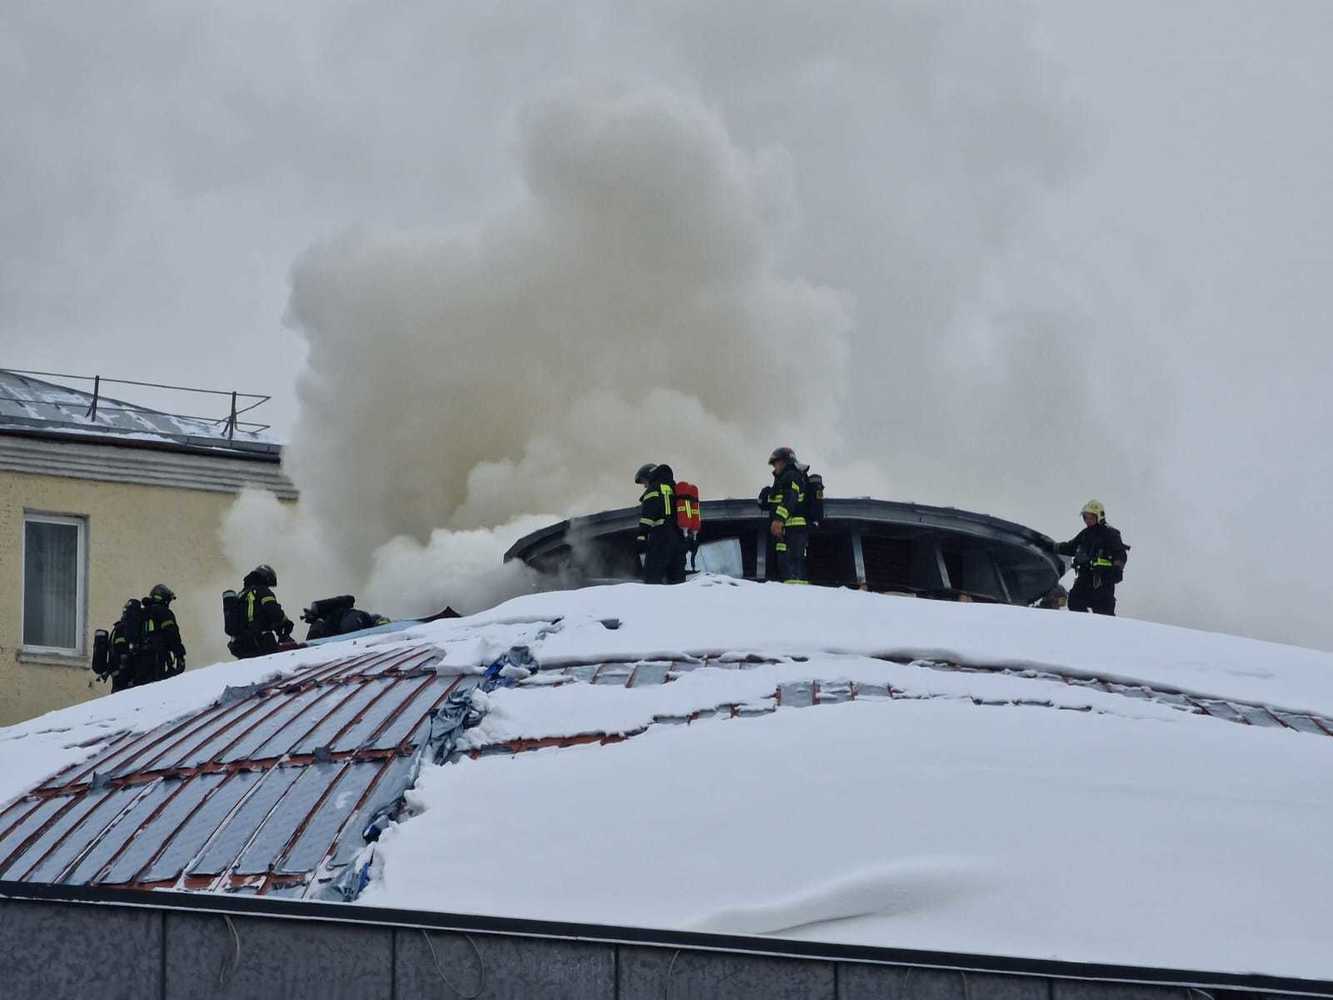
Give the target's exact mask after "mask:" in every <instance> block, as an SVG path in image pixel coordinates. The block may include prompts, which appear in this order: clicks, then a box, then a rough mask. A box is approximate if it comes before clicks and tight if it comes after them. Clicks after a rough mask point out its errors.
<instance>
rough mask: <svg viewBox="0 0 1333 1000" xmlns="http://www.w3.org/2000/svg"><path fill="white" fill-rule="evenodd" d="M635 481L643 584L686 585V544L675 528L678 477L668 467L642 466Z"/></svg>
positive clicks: (638, 540)
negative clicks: (637, 491) (640, 487)
mask: <svg viewBox="0 0 1333 1000" xmlns="http://www.w3.org/2000/svg"><path fill="white" fill-rule="evenodd" d="M634 481H635V482H636V483H638V484H639V485H640V486H642V487H643V494H642V495H641V496H640V497H639V535H638V538H637V539H636V548H637V550H638V553H639V555H641V556H642V557H643V582H644V583H683V582H684V581H685V544H684V540H683V539H682V537H681V533H680V528H679V526H677V524H676V496H675V493H676V490H675V486H676V477H675V474H674V473H673V472H672V470H671V466H669V465H657V464H655V463H653V462H649V463H647V464H646V465H641V466H640V467H639V471H638V472H636V473H635V474H634Z"/></svg>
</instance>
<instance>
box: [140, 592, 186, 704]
mask: <svg viewBox="0 0 1333 1000" xmlns="http://www.w3.org/2000/svg"><path fill="white" fill-rule="evenodd" d="M175 599H176V595H175V593H174V592H173V591H172V589H171V588H170V587H168V586H167V585H166V584H165V583H159V584H157V585H156V586H154V587H153V589H152V590H150V591H149V592H148V596H147V597H145V598H144V599H143V602H142V604H143V626H142V628H143V635H142V638H141V640H140V642H139V650H138V656H137V660H136V663H135V681H134V683H135V684H136V685H140V684H151V683H152V682H153V681H160V680H162V679H163V678H165V677H174V676H175V675H176V674H179V673H183V672H184V671H185V644H184V643H183V642H181V630H180V626H179V625H178V624H176V616H175V614H173V613H172V610H171V602H172V601H174V600H175Z"/></svg>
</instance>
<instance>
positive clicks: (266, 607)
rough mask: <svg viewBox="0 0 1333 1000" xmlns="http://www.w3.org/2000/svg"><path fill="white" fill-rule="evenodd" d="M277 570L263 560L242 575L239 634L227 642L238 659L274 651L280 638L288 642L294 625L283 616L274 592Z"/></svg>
mask: <svg viewBox="0 0 1333 1000" xmlns="http://www.w3.org/2000/svg"><path fill="white" fill-rule="evenodd" d="M277 585H278V574H277V573H275V572H273V567H272V566H269V565H267V564H264V565H260V566H256V567H255V568H254V569H252V570H251V571H250V572H249V573H247V574H246V575H245V579H244V580H243V581H242V583H241V592H240V594H238V595H237V597H238V599H239V603H240V613H241V616H242V617H241V623H240V624H241V628H240V635H238V636H236V638H235V639H233V640H232V641H231V642H229V643H227V648H228V649H230V650H231V652H232V655H233V656H235V657H236V658H237V659H238V660H244V659H248V658H250V657H252V656H266V655H268V654H269V653H275V652H277V649H278V644H279V643H280V642H288V641H290V640H291V637H292V629H294V628H295V627H296V626H295V625H294V624H293V623H292V622H291V621H290V620H289V619H288V618H287V615H286V614H285V613H284V612H283V610H282V605H281V604H279V603H278V599H277V597H276V596H274V593H273V588H274V587H276V586H277Z"/></svg>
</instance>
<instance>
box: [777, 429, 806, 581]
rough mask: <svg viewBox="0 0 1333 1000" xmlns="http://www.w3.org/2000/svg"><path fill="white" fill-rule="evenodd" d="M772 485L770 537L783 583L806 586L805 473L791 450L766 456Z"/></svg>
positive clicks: (778, 449) (783, 450)
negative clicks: (804, 584) (771, 475)
mask: <svg viewBox="0 0 1333 1000" xmlns="http://www.w3.org/2000/svg"><path fill="white" fill-rule="evenodd" d="M768 464H769V465H770V466H772V468H773V485H772V487H770V488H769V491H768V510H769V526H768V528H769V534H771V535H772V536H773V540H774V545H773V548H774V551H775V552H776V554H777V561H778V579H780V580H781V581H782V582H783V583H809V582H810V581H809V579H808V578H807V576H806V569H805V555H806V548H807V546H808V545H809V544H810V527H809V523H808V521H807V520H806V513H807V511H806V497H805V488H806V483H805V469H804V467H802V466H801V465H800V464H799V463H798V462H797V461H796V452H794V451H792V450H791V449H790V448H776V449H774V451H773V454H771V455H769V456H768Z"/></svg>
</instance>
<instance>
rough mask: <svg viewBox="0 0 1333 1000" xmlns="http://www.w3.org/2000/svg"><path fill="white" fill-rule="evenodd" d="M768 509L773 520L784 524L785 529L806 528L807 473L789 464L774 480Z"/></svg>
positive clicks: (769, 492) (769, 494)
mask: <svg viewBox="0 0 1333 1000" xmlns="http://www.w3.org/2000/svg"><path fill="white" fill-rule="evenodd" d="M768 508H769V513H770V516H771V517H772V519H773V520H774V521H780V522H782V526H783V527H784V528H804V527H805V526H806V514H807V513H808V511H807V509H806V498H805V473H804V471H803V470H802V469H801V468H800V467H799V466H797V465H796V464H795V463H791V462H789V463H788V464H787V466H786V467H785V468H784V469H783V470H782V471H781V472H779V473H778V474H777V475H776V476H775V477H774V478H773V488H772V489H770V490H769V491H768Z"/></svg>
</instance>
